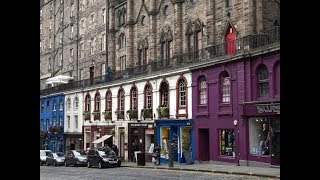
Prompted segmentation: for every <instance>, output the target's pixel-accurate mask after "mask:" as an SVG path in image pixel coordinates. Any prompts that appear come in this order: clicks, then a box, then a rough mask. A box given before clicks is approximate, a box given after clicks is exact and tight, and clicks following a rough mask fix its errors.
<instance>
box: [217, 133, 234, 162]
mask: <svg viewBox="0 0 320 180" xmlns="http://www.w3.org/2000/svg"><path fill="white" fill-rule="evenodd" d="M219 136H220V155H224V156H233V157H235V153H234V150H235V142H234V130H233V129H220V130H219Z"/></svg>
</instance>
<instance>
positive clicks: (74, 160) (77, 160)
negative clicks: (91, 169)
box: [64, 150, 87, 167]
mask: <svg viewBox="0 0 320 180" xmlns="http://www.w3.org/2000/svg"><path fill="white" fill-rule="evenodd" d="M65 158H66V159H65V161H64V166H65V167H67V166H69V165H73V166H81V165H84V166H86V165H87V153H86V152H85V151H84V150H70V151H68V152H67V154H66V156H65Z"/></svg>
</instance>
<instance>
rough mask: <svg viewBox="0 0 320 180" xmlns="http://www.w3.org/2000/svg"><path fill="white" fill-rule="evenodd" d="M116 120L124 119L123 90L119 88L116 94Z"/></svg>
mask: <svg viewBox="0 0 320 180" xmlns="http://www.w3.org/2000/svg"><path fill="white" fill-rule="evenodd" d="M117 114H118V119H119V118H124V90H123V89H122V88H121V89H120V90H119V92H118V113H117Z"/></svg>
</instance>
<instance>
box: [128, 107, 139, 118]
mask: <svg viewBox="0 0 320 180" xmlns="http://www.w3.org/2000/svg"><path fill="white" fill-rule="evenodd" d="M127 114H128V115H129V119H130V120H131V119H138V110H137V109H129V110H128V111H127Z"/></svg>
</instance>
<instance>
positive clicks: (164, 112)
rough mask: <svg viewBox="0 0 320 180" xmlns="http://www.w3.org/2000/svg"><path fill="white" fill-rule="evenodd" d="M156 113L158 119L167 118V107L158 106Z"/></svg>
mask: <svg viewBox="0 0 320 180" xmlns="http://www.w3.org/2000/svg"><path fill="white" fill-rule="evenodd" d="M157 112H158V118H164V117H165V118H169V107H168V106H167V105H159V107H158V108H157Z"/></svg>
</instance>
